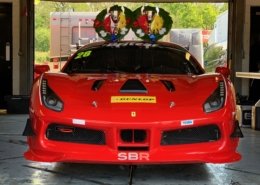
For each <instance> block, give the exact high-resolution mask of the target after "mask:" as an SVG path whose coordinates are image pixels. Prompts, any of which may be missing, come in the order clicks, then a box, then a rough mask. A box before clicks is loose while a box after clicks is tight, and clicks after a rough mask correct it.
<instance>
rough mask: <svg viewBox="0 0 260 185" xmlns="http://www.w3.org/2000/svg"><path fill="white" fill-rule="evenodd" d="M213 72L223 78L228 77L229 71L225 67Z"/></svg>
mask: <svg viewBox="0 0 260 185" xmlns="http://www.w3.org/2000/svg"><path fill="white" fill-rule="evenodd" d="M215 72H216V73H220V74H222V75H223V76H224V77H225V78H228V77H229V76H230V69H229V68H227V67H217V68H216V70H215Z"/></svg>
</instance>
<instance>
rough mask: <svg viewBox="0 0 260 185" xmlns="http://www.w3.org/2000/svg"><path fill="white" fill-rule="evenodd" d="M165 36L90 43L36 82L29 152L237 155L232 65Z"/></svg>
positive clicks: (106, 156)
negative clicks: (207, 67)
mask: <svg viewBox="0 0 260 185" xmlns="http://www.w3.org/2000/svg"><path fill="white" fill-rule="evenodd" d="M218 71H219V73H214V74H206V73H205V71H204V70H203V68H202V67H201V66H200V64H199V63H198V62H197V61H196V59H195V58H194V57H193V56H192V55H191V54H190V53H189V52H188V51H187V50H186V49H184V48H182V47H180V46H178V45H175V44H172V43H165V42H156V43H147V42H143V41H120V42H115V43H108V42H98V43H92V44H89V45H87V46H85V47H82V48H81V49H79V50H78V51H77V52H76V53H75V54H74V55H73V56H72V57H71V58H70V59H69V60H68V62H67V63H66V65H65V66H64V67H63V69H62V70H61V72H60V73H51V72H46V73H43V74H42V75H41V76H40V78H38V79H37V80H36V81H35V82H34V85H33V88H32V94H31V100H30V118H29V119H28V122H27V125H26V128H25V131H24V135H26V136H27V137H28V145H29V149H28V151H27V152H26V153H25V158H26V159H28V160H33V161H45V162H83V163H109V164H126V165H128V164H130V165H132V164H136V165H137V164H175V163H226V162H234V161H238V160H239V159H240V158H241V156H240V154H239V153H237V152H236V149H237V146H238V142H239V137H241V136H242V133H241V130H240V128H239V125H238V122H237V121H236V104H235V95H234V89H233V86H232V83H231V82H230V80H229V79H228V78H227V75H228V73H227V72H228V70H227V69H226V68H219V69H218Z"/></svg>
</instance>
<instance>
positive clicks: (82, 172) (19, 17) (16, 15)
mask: <svg viewBox="0 0 260 185" xmlns="http://www.w3.org/2000/svg"><path fill="white" fill-rule="evenodd" d="M57 2H99V3H102V2H107V1H98V0H87V1H81V0H75V1H72V0H71V1H66V0H64V1H63V0H59V1H57ZM110 2H115V4H116V3H117V2H140V1H135V0H128V1H124V0H122V1H119V0H117V1H110ZM142 2H144V3H149V2H152V3H156V2H163V3H180V2H194V3H195V2H202V3H203V2H212V3H219V2H225V3H228V4H229V15H228V16H229V23H228V54H227V60H228V66H229V68H230V70H231V77H230V79H231V81H232V82H233V83H234V87H235V89H236V92H237V93H238V94H239V95H240V96H241V97H244V96H248V95H249V94H250V88H249V87H250V83H251V81H250V79H252V78H255V79H260V75H259V74H260V73H259V74H254V76H253V77H252V76H251V75H250V72H254V71H255V66H254V63H252V62H251V61H252V60H253V59H254V57H256V55H257V53H258V51H257V49H258V50H259V49H260V47H252V45H253V41H254V40H255V38H256V37H257V35H259V34H260V27H259V24H258V22H259V21H260V18H259V16H258V15H260V2H259V1H258V0H199V1H196V0H162V1H160V0H158V1H150V0H147V1H145V0H143V1H142ZM0 5H1V6H0V12H1V14H0V18H1V23H2V24H3V26H2V28H5V29H4V31H3V32H2V31H1V32H2V37H1V40H0V41H1V42H0V51H1V53H0V54H1V56H0V59H1V63H0V79H1V82H0V87H1V88H0V93H1V94H0V146H1V149H0V172H1V173H0V184H10V185H11V184H21V185H27V184H28V185H29V184H34V185H41V184H44V185H45V184H91V185H92V184H93V185H95V184H97V185H103V184H104V185H105V184H107V185H124V184H138V185H148V184H149V185H150V184H158V185H168V184H180V185H188V184H192V185H201V184H206V185H218V184H227V185H257V184H260V173H259V171H260V159H259V154H260V132H259V131H258V130H257V129H253V128H251V124H252V123H251V122H252V118H253V116H252V115H251V109H252V106H250V107H249V108H248V105H245V106H240V109H241V114H242V115H241V118H240V120H241V123H240V125H241V126H242V131H243V134H244V138H243V139H241V140H240V145H239V148H238V151H239V152H240V153H241V154H242V160H241V161H239V162H236V163H230V164H175V165H149V166H138V167H137V168H136V169H135V173H134V174H133V176H134V178H133V181H131V182H130V180H129V171H130V170H129V167H128V166H120V165H101V164H74V163H39V162H32V161H26V160H25V159H24V157H23V153H24V152H25V151H26V149H27V144H26V137H23V136H22V132H23V129H24V127H25V124H26V120H27V118H28V103H29V102H28V99H29V95H30V91H31V86H32V83H33V72H34V70H33V66H34V57H35V56H34V13H35V12H34V10H35V9H34V1H33V0H0ZM2 5H3V6H2ZM2 14H3V15H11V16H7V19H6V17H5V16H2ZM254 15H255V16H254ZM2 38H8V39H9V40H2ZM8 48H9V51H10V52H9V53H8V52H7V53H8V56H7V54H6V49H8ZM237 72H242V75H240V76H239V75H237ZM258 92H259V91H258ZM259 104H260V103H259ZM257 106H260V105H257ZM259 109H260V107H259V108H258V107H256V108H255V110H258V111H259ZM243 111H244V112H243ZM243 113H247V114H246V115H248V113H249V114H250V116H249V118H248V119H250V121H249V123H248V122H247V123H245V122H246V121H247V120H246V117H244V115H243ZM258 114H259V112H258ZM258 116H259V117H260V115H258ZM255 117H256V116H255ZM259 120H260V118H258V122H259ZM242 121H244V123H243V122H242ZM256 124H259V127H260V123H256ZM245 125H246V126H245ZM248 125H250V126H248ZM259 129H260V128H259Z"/></svg>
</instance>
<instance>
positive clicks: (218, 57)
mask: <svg viewBox="0 0 260 185" xmlns="http://www.w3.org/2000/svg"><path fill="white" fill-rule="evenodd" d="M225 54H226V51H225V50H223V48H222V46H216V45H211V46H209V47H208V48H207V49H206V51H205V53H204V61H205V66H204V67H205V70H206V71H207V72H212V71H214V70H215V68H216V66H218V65H219V64H221V63H222V62H223V60H225V58H224V56H225Z"/></svg>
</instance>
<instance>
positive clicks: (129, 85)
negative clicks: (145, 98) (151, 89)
mask: <svg viewBox="0 0 260 185" xmlns="http://www.w3.org/2000/svg"><path fill="white" fill-rule="evenodd" d="M120 92H121V93H147V89H146V88H145V86H144V85H143V84H142V82H140V80H138V79H129V80H127V81H126V82H125V83H124V85H123V86H122V87H121V89H120Z"/></svg>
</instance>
